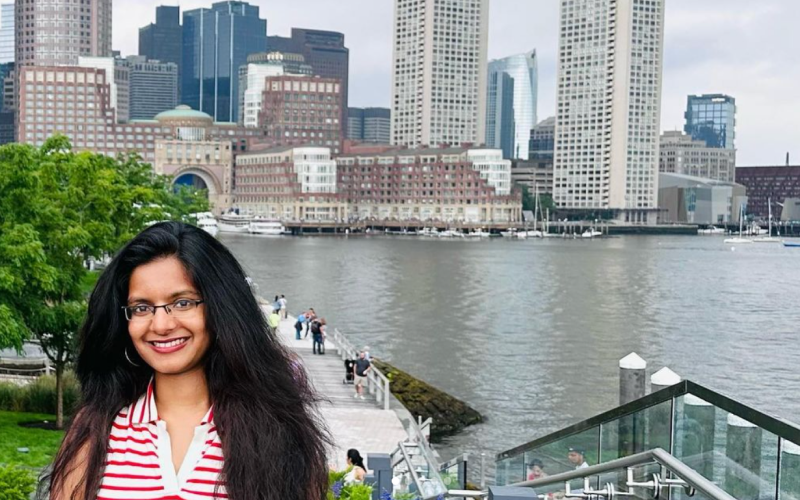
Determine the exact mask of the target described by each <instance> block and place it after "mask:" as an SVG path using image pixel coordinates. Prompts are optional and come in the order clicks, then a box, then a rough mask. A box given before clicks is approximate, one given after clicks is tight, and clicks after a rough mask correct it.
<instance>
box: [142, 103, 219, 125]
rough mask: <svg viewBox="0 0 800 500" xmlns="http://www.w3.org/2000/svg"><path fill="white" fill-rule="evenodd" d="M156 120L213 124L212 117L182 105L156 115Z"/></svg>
mask: <svg viewBox="0 0 800 500" xmlns="http://www.w3.org/2000/svg"><path fill="white" fill-rule="evenodd" d="M156 120H158V121H162V120H200V121H208V122H212V121H213V119H212V118H211V115H209V114H207V113H203V112H202V111H197V110H194V109H192V108H190V107H189V106H186V105H185V104H181V105H180V106H178V107H177V108H175V109H171V110H169V111H164V112H161V113H159V114H157V115H156Z"/></svg>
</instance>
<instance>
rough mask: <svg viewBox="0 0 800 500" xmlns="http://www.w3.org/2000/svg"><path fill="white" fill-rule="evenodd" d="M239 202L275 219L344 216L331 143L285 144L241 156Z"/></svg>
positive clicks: (242, 207)
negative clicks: (309, 145)
mask: <svg viewBox="0 0 800 500" xmlns="http://www.w3.org/2000/svg"><path fill="white" fill-rule="evenodd" d="M235 172H236V174H235V175H236V183H235V184H236V189H235V193H236V207H237V208H239V209H240V210H242V211H244V212H245V213H250V214H254V215H259V216H263V217H267V218H270V219H281V220H301V221H314V220H321V221H334V220H342V219H343V218H344V215H345V207H344V205H343V204H341V203H340V202H339V195H338V194H337V189H336V188H337V174H336V162H335V161H334V160H333V159H332V158H331V150H330V148H325V147H307V146H279V147H274V148H268V149H264V150H258V149H256V150H254V151H251V152H248V153H245V154H241V155H239V156H238V157H237V158H236V170H235Z"/></svg>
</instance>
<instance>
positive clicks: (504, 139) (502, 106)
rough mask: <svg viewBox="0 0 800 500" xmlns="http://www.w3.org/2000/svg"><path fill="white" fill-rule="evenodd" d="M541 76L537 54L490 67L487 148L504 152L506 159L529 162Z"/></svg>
mask: <svg viewBox="0 0 800 500" xmlns="http://www.w3.org/2000/svg"><path fill="white" fill-rule="evenodd" d="M538 73H539V70H538V61H537V58H536V51H535V50H533V51H531V52H527V53H525V54H517V55H514V56H511V57H505V58H503V59H498V60H495V61H491V62H490V63H489V74H488V76H487V81H488V85H487V89H488V93H487V96H486V105H487V109H486V145H487V146H489V147H493V148H500V149H502V150H503V156H504V157H505V158H509V159H515V160H516V159H522V160H527V159H528V145H529V142H530V137H531V129H532V128H533V127H534V126H535V125H536V103H537V98H538V93H539V89H538V86H539V83H538V80H539V74H538ZM500 75H506V76H507V77H508V78H510V79H511V89H510V90H511V95H508V93H507V92H506V90H507V89H506V88H505V87H504V85H503V83H504V82H505V84H506V85H508V81H507V80H504V79H503V78H502V77H501V76H500ZM509 101H510V103H509ZM509 104H510V107H511V113H508V111H507V108H508V107H509Z"/></svg>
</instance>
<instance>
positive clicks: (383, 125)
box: [347, 108, 392, 144]
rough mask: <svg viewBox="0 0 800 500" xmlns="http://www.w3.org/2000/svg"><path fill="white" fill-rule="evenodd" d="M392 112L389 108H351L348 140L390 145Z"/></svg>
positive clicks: (348, 115)
mask: <svg viewBox="0 0 800 500" xmlns="http://www.w3.org/2000/svg"><path fill="white" fill-rule="evenodd" d="M391 127H392V111H391V110H390V109H389V108H349V109H348V110H347V138H348V139H350V140H352V141H356V142H375V143H379V144H389V142H390V140H391V135H390V132H391Z"/></svg>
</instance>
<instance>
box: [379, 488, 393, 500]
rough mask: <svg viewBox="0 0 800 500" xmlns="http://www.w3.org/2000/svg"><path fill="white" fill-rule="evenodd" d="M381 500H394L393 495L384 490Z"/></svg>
mask: <svg viewBox="0 0 800 500" xmlns="http://www.w3.org/2000/svg"><path fill="white" fill-rule="evenodd" d="M381 500H393V499H392V494H391V493H389V492H388V491H386V489H384V490H383V493H381Z"/></svg>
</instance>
